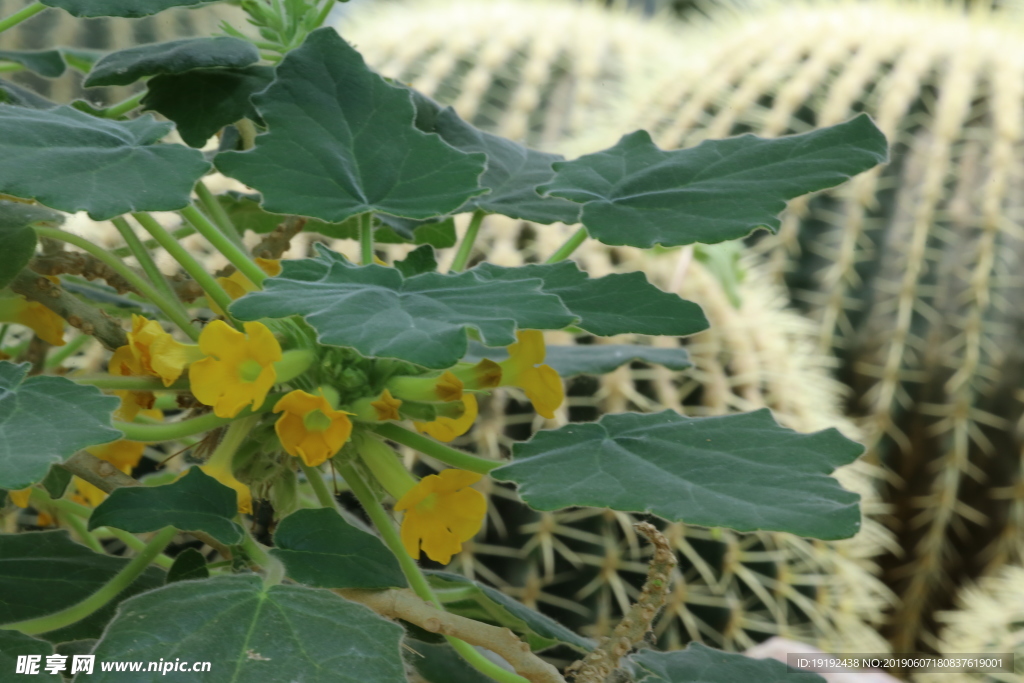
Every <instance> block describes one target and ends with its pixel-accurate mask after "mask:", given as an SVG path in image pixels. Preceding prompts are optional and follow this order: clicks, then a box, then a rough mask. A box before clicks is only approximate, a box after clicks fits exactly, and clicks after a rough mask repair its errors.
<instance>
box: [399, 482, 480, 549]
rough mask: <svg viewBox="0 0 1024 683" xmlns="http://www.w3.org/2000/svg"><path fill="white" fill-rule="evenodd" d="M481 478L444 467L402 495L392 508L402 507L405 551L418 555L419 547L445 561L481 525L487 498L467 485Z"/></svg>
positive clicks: (473, 534) (460, 547)
mask: <svg viewBox="0 0 1024 683" xmlns="http://www.w3.org/2000/svg"><path fill="white" fill-rule="evenodd" d="M480 478H481V475H479V474H476V473H475V472H466V471H464V470H455V469H449V470H444V471H442V472H441V474H440V475H436V474H431V475H429V476H426V477H424V478H423V479H421V480H420V481H419V483H417V484H416V486H414V487H413V488H412V489H411V490H409V492H408V493H406V494H405V495H404V496H402V498H401V500H399V501H398V502H397V503H396V504H395V510H396V511H399V512H401V511H403V510H405V515H404V516H403V518H402V530H401V533H402V545H403V546H405V549H406V552H408V553H409V554H410V555H411V556H412V557H413V558H417V559H418V558H419V555H420V549H421V548H422V549H423V552H425V553H426V554H427V557H429V558H430V559H432V560H434V561H435V562H440V563H442V564H448V563H449V562H450V561H451V559H452V556H453V555H455V554H456V553H459V552H460V551H461V550H462V544H463V543H464V542H466V541H468V540H469V539H471V538H472V537H473V536H475V535H476V533H477V532H478V531H480V528H481V527H482V526H483V521H484V517H485V516H486V514H487V499H486V498H485V497H484V495H483V494H482V493H480V492H479V491H476V490H474V489H470V488H468V486H470V485H471V484H473V483H475V482H477V481H479V480H480Z"/></svg>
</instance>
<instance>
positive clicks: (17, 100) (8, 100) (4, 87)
mask: <svg viewBox="0 0 1024 683" xmlns="http://www.w3.org/2000/svg"><path fill="white" fill-rule="evenodd" d="M0 104H13V105H16V106H19V107H31V108H32V109H53V108H54V107H56V106H57V103H56V102H51V101H50V100H48V99H46V98H45V97H40V96H39V95H37V94H35V93H34V92H32V91H31V90H28V89H26V88H22V87H20V86H17V85H14V84H13V83H11V82H9V81H5V80H3V79H2V78H0Z"/></svg>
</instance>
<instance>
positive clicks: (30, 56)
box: [0, 50, 67, 78]
mask: <svg viewBox="0 0 1024 683" xmlns="http://www.w3.org/2000/svg"><path fill="white" fill-rule="evenodd" d="M0 60H6V61H8V62H14V63H15V64H21V65H22V66H23V67H25V68H26V69H29V70H30V71H35V72H36V73H37V74H39V75H40V76H44V77H46V78H56V77H57V76H60V75H61V74H63V73H64V70H65V69H67V64H65V63H64V55H62V54H61V51H60V50H0Z"/></svg>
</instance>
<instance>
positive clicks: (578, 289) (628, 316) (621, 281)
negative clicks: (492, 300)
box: [471, 261, 708, 337]
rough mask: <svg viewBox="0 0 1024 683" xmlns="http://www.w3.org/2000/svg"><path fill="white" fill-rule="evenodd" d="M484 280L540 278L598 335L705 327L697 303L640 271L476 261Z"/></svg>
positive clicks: (677, 332)
mask: <svg viewBox="0 0 1024 683" xmlns="http://www.w3.org/2000/svg"><path fill="white" fill-rule="evenodd" d="M471 272H473V273H475V274H476V275H477V276H478V277H480V278H481V279H485V280H494V281H500V282H515V281H518V280H527V279H533V278H539V279H541V280H543V281H544V291H545V292H547V293H549V294H554V295H556V296H558V297H559V298H560V299H561V300H562V303H564V304H565V307H566V308H568V309H569V310H570V311H572V312H573V313H574V314H575V315H578V316H579V317H580V322H579V323H578V326H579V327H581V328H583V329H584V330H586V331H587V332H590V333H592V334H596V335H598V336H601V337H607V336H611V335H615V334H627V333H634V334H653V335H678V336H685V335H688V334H694V333H696V332H700V331H702V330H706V329H707V328H708V321H707V319H706V318H705V317H704V312H703V311H702V310H701V308H700V306H698V305H697V304H695V303H693V302H692V301H686V300H685V299H681V298H679V297H678V296H676V295H675V294H669V293H668V292H663V291H661V290H660V289H658V288H657V287H655V286H654V285H652V284H651V283H649V282H648V281H647V277H646V276H645V275H644V274H643V273H641V272H634V273H625V274H613V275H606V276H604V277H600V278H592V277H588V276H587V274H586V273H584V272H582V271H581V270H580V269H579V267H577V265H576V264H575V263H573V262H572V261H563V262H561V263H555V264H550V265H528V266H521V267H519V268H503V267H501V266H496V265H494V264H492V263H481V264H480V265H478V266H476V267H475V268H473V269H472V271H471Z"/></svg>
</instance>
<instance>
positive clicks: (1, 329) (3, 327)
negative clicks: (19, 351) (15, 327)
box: [0, 323, 86, 344]
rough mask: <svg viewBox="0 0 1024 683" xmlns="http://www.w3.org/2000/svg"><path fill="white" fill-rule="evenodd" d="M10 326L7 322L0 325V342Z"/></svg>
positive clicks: (4, 337)
mask: <svg viewBox="0 0 1024 683" xmlns="http://www.w3.org/2000/svg"><path fill="white" fill-rule="evenodd" d="M10 328H11V326H10V325H9V324H7V323H4V324H3V325H0V344H3V343H4V339H6V338H7V331H8V330H9V329H10ZM82 336H86V335H82Z"/></svg>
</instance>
